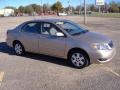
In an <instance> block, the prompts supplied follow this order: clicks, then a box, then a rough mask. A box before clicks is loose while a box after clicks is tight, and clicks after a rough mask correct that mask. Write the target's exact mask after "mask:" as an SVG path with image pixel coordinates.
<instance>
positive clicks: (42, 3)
mask: <svg viewBox="0 0 120 90" xmlns="http://www.w3.org/2000/svg"><path fill="white" fill-rule="evenodd" d="M41 6H42V16H43V1H42V0H41Z"/></svg>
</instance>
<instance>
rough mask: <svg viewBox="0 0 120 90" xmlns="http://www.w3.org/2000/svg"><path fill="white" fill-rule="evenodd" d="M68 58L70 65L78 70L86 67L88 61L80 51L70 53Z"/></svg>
mask: <svg viewBox="0 0 120 90" xmlns="http://www.w3.org/2000/svg"><path fill="white" fill-rule="evenodd" d="M68 57H69V61H70V63H71V64H72V65H73V66H74V67H76V68H79V69H81V68H84V67H86V66H87V64H88V61H89V59H88V58H87V56H86V54H85V53H84V52H82V51H72V52H71V53H70V55H69V56H68Z"/></svg>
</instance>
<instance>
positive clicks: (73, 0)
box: [0, 0, 120, 8]
mask: <svg viewBox="0 0 120 90" xmlns="http://www.w3.org/2000/svg"><path fill="white" fill-rule="evenodd" d="M56 1H58V0H0V8H4V7H6V6H14V7H19V6H20V5H22V6H25V5H28V4H33V3H34V4H38V5H41V3H48V4H50V5H51V4H53V3H55V2H56ZM59 1H61V2H62V4H63V6H64V7H67V6H68V0H59ZM83 1H84V0H70V4H71V5H72V6H77V5H80V4H83ZM111 1H116V2H120V0H105V2H107V3H109V2H111ZM86 2H87V4H92V3H93V4H95V0H86Z"/></svg>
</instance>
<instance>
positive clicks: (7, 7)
mask: <svg viewBox="0 0 120 90" xmlns="http://www.w3.org/2000/svg"><path fill="white" fill-rule="evenodd" d="M5 8H6V9H13V10H15V9H16V8H15V7H13V6H6V7H5Z"/></svg>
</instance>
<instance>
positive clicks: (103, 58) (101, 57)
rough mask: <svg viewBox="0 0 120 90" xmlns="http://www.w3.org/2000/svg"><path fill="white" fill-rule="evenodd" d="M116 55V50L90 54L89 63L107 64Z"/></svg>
mask: <svg viewBox="0 0 120 90" xmlns="http://www.w3.org/2000/svg"><path fill="white" fill-rule="evenodd" d="M115 54H116V49H115V48H113V49H112V50H98V51H96V52H94V53H92V52H91V54H90V60H91V63H106V62H109V61H110V60H111V59H113V57H114V56H115Z"/></svg>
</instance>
